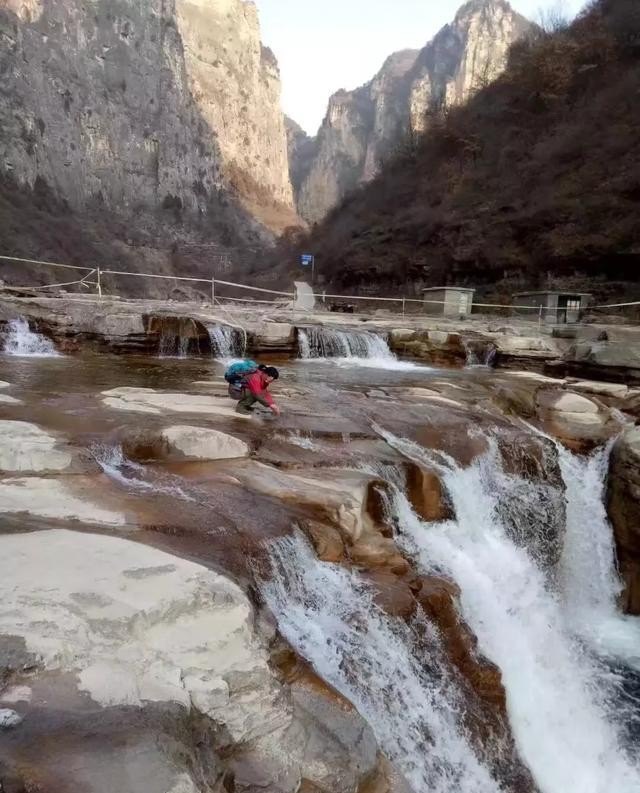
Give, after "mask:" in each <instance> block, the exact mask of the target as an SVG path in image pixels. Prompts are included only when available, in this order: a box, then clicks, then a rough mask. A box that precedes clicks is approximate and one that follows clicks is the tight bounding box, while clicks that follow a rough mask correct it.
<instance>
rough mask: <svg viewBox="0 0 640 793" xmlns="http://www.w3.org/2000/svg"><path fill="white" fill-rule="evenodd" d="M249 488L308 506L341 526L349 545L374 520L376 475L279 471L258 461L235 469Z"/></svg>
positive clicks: (325, 470) (317, 515)
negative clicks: (371, 512) (371, 509)
mask: <svg viewBox="0 0 640 793" xmlns="http://www.w3.org/2000/svg"><path fill="white" fill-rule="evenodd" d="M233 474H234V475H235V476H236V477H237V478H238V479H239V480H240V481H241V482H242V483H243V484H244V485H245V486H246V487H248V488H250V489H252V490H255V491H257V492H259V493H263V494H265V495H269V496H273V497H275V498H277V499H279V500H282V501H285V502H290V503H292V504H295V505H297V506H299V507H305V508H307V509H308V510H309V511H310V512H311V513H312V516H313V518H314V519H316V520H318V521H320V522H328V523H330V524H331V525H333V526H334V527H336V528H338V529H339V531H340V533H341V535H342V537H343V539H344V540H345V542H346V543H348V544H353V543H355V542H356V541H357V540H358V539H359V538H360V536H361V535H362V534H363V532H365V530H366V529H367V528H368V526H369V524H370V523H371V516H370V515H369V512H368V499H369V495H370V488H371V486H372V484H373V483H374V482H376V481H377V480H376V478H375V477H374V476H372V475H371V474H367V473H365V472H362V471H351V470H347V469H340V468H335V469H333V468H323V469H310V470H307V471H295V472H291V471H280V470H277V469H275V468H272V467H270V466H268V465H264V464H262V463H258V462H253V461H251V462H249V463H245V464H243V465H240V466H236V467H235V468H234V469H233Z"/></svg>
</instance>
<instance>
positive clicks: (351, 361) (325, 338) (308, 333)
mask: <svg viewBox="0 0 640 793" xmlns="http://www.w3.org/2000/svg"><path fill="white" fill-rule="evenodd" d="M298 353H299V356H300V358H301V359H302V360H305V361H327V360H331V361H334V362H336V363H337V364H339V365H345V366H367V367H374V368H380V369H398V370H403V369H426V368H427V367H421V366H418V365H417V364H414V363H410V362H407V361H399V360H398V359H397V358H396V356H395V355H394V354H393V353H392V352H391V350H390V349H389V345H388V343H387V340H386V339H385V338H384V337H383V336H380V335H378V334H377V333H372V332H371V331H354V330H349V331H346V330H335V329H333V328H325V327H316V326H312V327H308V328H299V329H298Z"/></svg>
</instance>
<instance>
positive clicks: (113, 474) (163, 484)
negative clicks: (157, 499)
mask: <svg viewBox="0 0 640 793" xmlns="http://www.w3.org/2000/svg"><path fill="white" fill-rule="evenodd" d="M89 452H90V454H91V455H92V457H93V458H94V460H95V461H96V462H97V463H98V465H99V466H100V468H101V469H102V471H103V472H104V473H105V474H106V475H107V476H108V477H109V479H112V480H113V481H114V482H117V483H118V484H119V485H121V486H123V487H124V488H126V489H127V490H132V491H133V492H146V493H149V492H153V493H159V494H161V495H167V496H172V497H174V498H176V497H177V498H179V499H182V500H183V501H195V500H196V499H195V498H194V497H193V496H190V495H189V494H188V493H187V492H185V490H184V488H182V487H181V485H180V484H179V483H180V482H181V480H180V478H179V477H177V476H173V475H172V474H168V473H166V472H156V471H153V469H150V468H149V467H148V466H144V465H140V464H139V463H135V462H133V460H129V459H128V458H127V457H125V454H124V452H123V450H122V446H121V445H119V444H118V445H110V444H107V443H94V444H93V445H92V446H90V447H89Z"/></svg>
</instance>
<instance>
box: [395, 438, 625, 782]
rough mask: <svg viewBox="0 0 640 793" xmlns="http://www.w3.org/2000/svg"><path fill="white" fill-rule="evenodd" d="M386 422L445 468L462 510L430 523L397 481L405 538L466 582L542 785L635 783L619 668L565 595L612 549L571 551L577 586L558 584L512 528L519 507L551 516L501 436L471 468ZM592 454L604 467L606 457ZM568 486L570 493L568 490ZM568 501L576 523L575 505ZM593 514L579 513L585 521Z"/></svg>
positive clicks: (428, 563) (466, 594)
mask: <svg viewBox="0 0 640 793" xmlns="http://www.w3.org/2000/svg"><path fill="white" fill-rule="evenodd" d="M381 434H383V436H384V437H385V438H386V439H387V440H388V442H389V443H391V444H392V445H393V446H394V447H395V448H397V449H398V450H399V451H402V452H403V453H404V454H405V455H407V456H408V457H410V458H411V459H413V460H414V461H416V462H418V463H422V464H423V465H427V466H428V467H430V468H432V469H435V470H437V471H438V472H439V474H440V476H441V478H442V481H443V484H444V486H445V488H446V490H447V492H448V494H449V497H450V499H451V501H452V504H453V507H454V510H455V515H456V518H455V520H451V521H447V522H443V523H440V524H425V523H423V522H422V521H421V520H420V519H419V518H418V517H417V516H416V515H415V513H414V512H413V510H412V509H411V507H410V505H409V503H408V501H407V498H406V496H405V495H404V494H403V493H401V492H400V491H396V493H395V498H394V513H395V515H394V518H395V523H396V525H397V530H398V536H397V540H398V542H399V544H400V545H401V547H402V548H403V549H404V551H405V552H406V553H408V554H411V555H412V556H413V557H414V558H415V560H416V564H417V565H418V567H419V568H420V569H421V570H422V571H424V572H428V571H434V570H435V571H437V572H439V573H440V574H442V573H444V574H445V575H447V576H449V577H451V578H452V579H453V580H454V581H455V582H456V583H457V584H458V586H459V587H460V591H461V596H460V607H461V612H462V616H463V618H464V619H465V621H466V622H467V624H468V625H469V626H470V627H471V629H472V630H473V631H474V633H475V635H476V636H477V638H478V644H479V649H480V651H481V652H482V653H483V654H484V655H485V656H487V657H488V658H489V659H490V660H491V661H493V662H494V663H495V664H497V665H498V666H499V668H500V670H501V672H502V678H503V683H504V686H505V689H506V692H507V706H508V713H509V719H510V723H511V727H512V730H513V733H514V736H515V739H516V744H517V747H518V750H519V752H520V755H521V757H522V758H523V759H524V761H525V762H526V763H527V765H528V766H529V768H530V770H531V771H532V773H533V775H534V778H535V780H536V783H537V785H538V787H539V789H540V791H541V793H586V792H587V791H588V793H604V791H607V790H615V791H617V793H638V791H639V790H640V769H639V768H638V766H637V765H636V763H635V762H634V761H633V760H632V759H631V758H630V757H629V756H628V754H627V751H628V749H627V747H626V746H625V745H624V742H623V737H622V735H623V731H624V728H625V721H626V716H625V713H624V709H623V708H620V710H619V711H616V706H617V705H618V702H617V700H618V698H619V690H618V680H617V679H616V678H615V676H614V675H612V674H611V673H609V671H608V670H607V669H605V668H604V667H603V665H602V663H600V662H599V661H598V660H597V658H596V657H595V656H594V655H593V654H592V653H591V652H590V651H589V649H588V647H586V646H585V645H584V643H583V641H582V640H581V638H580V637H576V635H575V632H574V630H573V623H572V618H571V614H570V613H568V612H567V609H566V606H565V601H566V600H568V601H569V602H571V599H572V597H577V596H578V593H579V592H580V591H582V589H583V587H584V586H586V583H585V582H586V579H587V578H588V577H589V576H594V575H597V574H598V573H597V569H598V568H600V567H601V564H604V566H605V567H607V566H608V565H609V564H610V561H611V560H610V558H609V561H606V559H605V558H604V555H603V558H602V560H601V561H598V562H596V570H594V569H593V567H590V568H589V569H588V570H586V569H584V566H583V561H584V555H583V557H582V560H581V561H579V562H578V563H577V564H576V565H575V566H574V565H572V564H571V565H568V564H567V562H566V559H565V563H564V565H563V567H564V576H563V578H564V579H565V580H564V581H563V587H564V588H565V590H566V591H568V592H570V591H571V590H572V589H573V590H574V594H573V595H571V594H569V595H567V594H566V593H563V592H556V591H554V590H553V588H552V585H551V584H550V579H549V577H548V576H547V575H546V574H545V571H544V570H543V569H541V567H540V566H539V564H537V563H536V561H535V560H534V558H533V556H532V554H531V553H529V552H528V550H527V547H526V545H525V546H523V545H520V544H516V542H515V541H514V540H513V539H512V538H511V534H512V533H513V531H512V530H513V527H510V526H509V525H508V522H509V521H510V520H512V519H513V516H514V515H516V514H518V513H519V512H521V509H520V507H522V509H523V510H524V511H525V513H528V514H529V516H530V518H529V519H530V521H531V526H530V529H529V532H530V534H531V535H532V536H533V535H535V534H536V533H537V532H538V531H539V530H540V526H541V524H542V523H543V522H544V521H545V517H544V515H542V516H541V517H540V518H539V522H538V523H536V519H535V511H533V510H531V509H528V505H527V503H526V502H527V498H528V496H527V492H528V489H527V483H526V482H524V481H523V479H522V478H521V477H518V476H516V475H513V474H507V473H506V472H505V471H504V470H503V468H502V464H501V459H500V455H499V452H498V450H497V444H496V443H495V442H489V449H488V451H487V452H486V453H484V454H483V455H481V456H480V457H478V458H476V460H475V461H474V462H473V463H472V464H471V465H470V466H469V467H468V468H462V467H461V466H459V465H458V464H457V463H456V462H455V461H454V460H452V459H451V458H449V457H447V456H446V455H443V454H441V453H433V452H429V451H428V450H425V449H423V448H421V447H419V446H417V445H416V444H414V443H412V442H409V441H405V440H401V439H398V438H395V437H394V436H392V435H390V434H389V433H385V432H383V431H381ZM591 464H592V465H593V469H592V471H593V472H594V475H595V471H596V470H600V468H601V461H599V460H598V461H594V462H592V463H591ZM563 473H566V470H564V471H563ZM590 484H593V482H588V481H587V482H585V481H580V482H578V480H577V479H576V480H575V481H574V482H572V483H571V484H570V485H569V489H571V488H572V487H573V486H574V485H575V487H576V488H580V489H581V491H582V492H584V489H585V488H586V487H588V486H589V485H590ZM601 492H602V489H601V486H600V487H599V488H596V493H600V494H601ZM568 498H569V501H571V499H572V495H571V494H570V493H569V496H568ZM595 498H597V495H596V496H595ZM587 500H588V499H587ZM505 503H508V505H509V506H508V508H505ZM568 507H569V509H568V513H569V514H568V523H571V522H572V521H575V520H576V518H577V516H578V506H577V504H574V505H573V506H572V505H571V504H569V505H568ZM572 513H573V514H572ZM593 517H594V516H592V515H591V514H588V513H584V512H582V513H581V519H582V518H584V519H585V520H586V521H591V520H592V519H593ZM595 519H596V520H598V515H596V516H595ZM575 528H576V529H577V528H578V527H577V525H576V526H575ZM580 528H581V529H584V527H582V526H581V527H580ZM600 528H602V527H600ZM520 530H522V527H520ZM584 530H585V531H587V533H588V531H589V530H586V529H584ZM599 531H600V529H597V530H596V533H598V534H599ZM571 534H572V531H571V528H570V527H569V526H568V527H567V542H568V544H569V546H571V545H572V543H573V547H575V537H574V538H573V539H571ZM582 541H584V542H588V539H587V538H584V540H581V542H582ZM598 542H601V540H599V541H598ZM570 552H571V551H570V550H569V549H568V550H567V551H566V554H565V556H566V555H568V554H569V553H570ZM610 575H611V569H610V567H609V574H607V575H605V581H604V583H603V582H601V583H600V584H598V585H596V587H595V588H596V589H597V590H598V594H596V595H595V598H596V600H598V599H599V598H601V597H603V594H602V591H603V589H604V590H606V597H607V598H608V597H609V596H610V590H609V586H610V583H611V582H610V581H608V579H609V576H610ZM576 578H578V579H579V580H578V581H577V580H576ZM567 579H568V580H567Z"/></svg>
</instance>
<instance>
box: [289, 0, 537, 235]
mask: <svg viewBox="0 0 640 793" xmlns="http://www.w3.org/2000/svg"><path fill="white" fill-rule="evenodd" d="M529 27H530V25H529V23H528V22H527V21H526V20H525V19H524V18H523V17H521V16H520V15H519V14H517V13H515V12H514V11H513V9H512V8H511V6H510V5H509V4H508V3H507V2H506V1H505V0H472V1H471V2H469V3H467V4H466V5H464V6H463V7H462V8H461V9H460V10H459V12H458V14H457V15H456V18H455V19H454V21H453V22H452V23H451V24H450V25H446V26H445V27H444V28H443V29H442V30H441V31H440V32H439V33H438V34H437V35H436V36H435V38H434V39H433V40H432V41H431V42H429V43H428V44H427V45H426V46H425V47H424V48H423V49H422V50H420V51H416V50H404V51H401V52H397V53H394V54H393V55H391V56H390V57H389V58H388V59H387V60H386V61H385V63H384V65H383V66H382V69H381V70H380V71H379V72H378V74H377V75H376V76H375V77H374V78H373V79H372V80H371V81H370V82H369V83H366V84H365V85H363V86H361V87H360V88H357V89H356V90H355V91H339V92H338V93H336V94H334V95H333V96H332V97H331V99H330V100H329V107H328V110H327V114H326V116H325V119H324V121H323V124H322V126H321V128H320V131H319V133H318V137H317V140H316V141H315V147H316V154H315V157H314V158H313V159H310V157H309V151H310V149H311V144H306V145H305V147H304V148H302V147H300V146H297V147H293V149H292V148H290V155H291V156H292V160H291V163H292V164H291V172H292V178H293V183H294V190H295V191H296V194H297V202H298V210H299V212H300V214H301V215H302V216H303V217H304V218H305V219H306V220H308V221H310V222H316V221H319V220H321V219H322V218H323V217H324V215H326V213H327V212H328V210H329V209H331V207H332V206H334V205H335V204H337V203H338V202H339V201H340V199H341V198H342V197H343V196H344V195H345V194H346V193H347V192H348V191H350V190H352V189H353V188H354V187H356V186H357V185H358V184H359V183H361V182H367V181H369V180H370V179H372V178H373V177H374V176H375V175H376V174H377V172H378V170H379V168H380V166H381V164H382V163H383V162H384V160H385V159H386V158H388V157H389V156H391V155H392V154H393V152H394V151H395V150H397V149H398V147H401V146H403V145H412V142H413V140H414V136H415V135H417V134H419V133H420V132H422V131H423V130H424V129H425V127H426V123H427V114H428V112H429V111H430V110H433V109H436V108H441V107H442V106H451V105H455V104H460V103H462V102H464V101H465V100H466V99H468V97H469V96H470V95H471V94H472V93H473V92H474V91H476V90H478V89H479V88H481V87H482V86H483V85H486V84H487V83H488V82H490V81H492V80H494V79H495V78H496V77H497V76H498V75H499V74H500V73H501V72H502V70H503V69H504V67H505V65H506V58H507V53H508V50H509V47H510V46H511V44H512V43H513V42H514V41H516V40H517V39H518V38H520V37H521V36H522V35H523V34H524V33H525V32H526V31H527V29H528V28H529ZM302 151H304V159H303V158H302V157H301V156H300V152H302Z"/></svg>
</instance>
